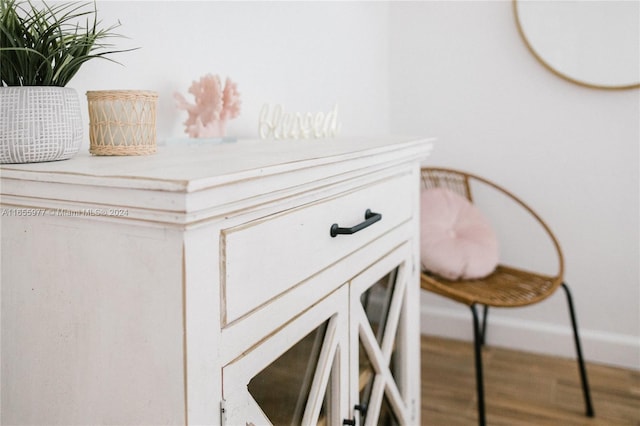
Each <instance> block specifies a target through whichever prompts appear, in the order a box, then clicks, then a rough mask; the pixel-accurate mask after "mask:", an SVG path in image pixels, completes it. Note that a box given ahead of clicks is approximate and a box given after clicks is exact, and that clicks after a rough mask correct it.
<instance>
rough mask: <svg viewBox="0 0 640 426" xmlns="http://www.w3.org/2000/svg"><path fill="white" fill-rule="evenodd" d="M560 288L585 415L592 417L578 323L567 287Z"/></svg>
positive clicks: (563, 284)
mask: <svg viewBox="0 0 640 426" xmlns="http://www.w3.org/2000/svg"><path fill="white" fill-rule="evenodd" d="M562 288H563V289H564V292H565V294H566V295H567V304H568V305H569V315H570V316H571V325H572V326H573V338H574V341H575V344H576V352H577V355H578V368H579V369H580V379H581V380H582V393H583V395H584V403H585V406H586V415H587V416H588V417H593V416H594V415H595V414H594V412H593V405H592V404H591V393H590V392H589V382H588V380H587V370H586V368H585V366H584V359H583V358H582V347H581V345H580V337H579V336H578V322H577V321H576V314H575V310H574V308H573V298H572V297H571V292H570V291H569V286H567V284H566V283H562Z"/></svg>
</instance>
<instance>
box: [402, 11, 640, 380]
mask: <svg viewBox="0 0 640 426" xmlns="http://www.w3.org/2000/svg"><path fill="white" fill-rule="evenodd" d="M639 31H640V30H639ZM390 34H391V42H390V67H391V72H390V76H391V109H390V111H391V113H390V117H391V119H390V120H391V130H392V132H401V133H410V134H418V135H433V136H436V137H437V138H438V139H439V142H438V143H437V145H436V149H435V150H434V153H433V155H432V157H431V158H430V160H429V164H431V165H442V166H450V167H456V168H461V169H465V170H468V171H472V172H476V173H478V174H480V175H484V176H486V177H489V178H491V179H493V180H495V181H497V182H500V183H501V184H503V185H504V186H506V187H507V188H509V189H511V190H512V191H513V192H515V193H516V194H518V195H519V196H521V197H522V198H523V199H524V200H526V201H527V202H529V203H530V204H531V205H533V206H534V208H536V209H537V210H538V212H539V213H540V214H541V215H542V216H543V217H544V218H545V220H546V221H547V223H548V224H549V225H550V226H551V228H552V229H553V230H554V232H555V233H556V235H557V236H558V238H559V240H560V243H561V245H562V247H563V249H564V254H565V262H566V264H565V267H566V280H567V282H568V283H569V284H570V285H571V286H572V290H573V293H574V299H575V303H576V306H577V311H578V312H577V313H578V320H579V325H580V327H581V332H582V337H583V345H584V350H585V356H586V357H587V358H588V359H589V360H592V361H598V362H604V363H610V364H615V365H621V366H627V367H633V368H636V369H640V308H639V306H640V282H639V269H638V264H639V260H640V252H639V226H638V218H639V216H640V212H639V209H638V204H639V201H638V197H639V175H638V170H639V150H638V145H639V144H640V130H639V129H640V91H639V90H637V89H636V90H631V91H603V90H596V89H589V88H584V87H580V86H577V85H574V84H572V83H569V82H567V81H565V80H562V79H560V78H559V77H556V76H555V75H553V74H552V73H551V72H549V71H548V70H547V69H546V68H544V67H543V66H542V65H541V64H540V63H539V62H537V61H536V59H535V58H534V57H533V56H532V55H531V54H530V53H529V51H527V49H526V47H525V45H524V43H523V42H522V40H521V38H520V36H519V34H518V32H517V29H516V24H515V20H514V15H513V11H512V5H511V2H509V1H500V2H489V1H472V2H446V1H444V2H442V1H441V2H436V1H432V2H397V3H396V2H394V3H392V4H391V7H390ZM637 37H638V35H637V34H636V38H637ZM520 244H521V247H525V246H526V244H527V243H526V242H522V243H520ZM509 247H511V246H509ZM504 255H505V256H509V255H510V253H508V252H507V253H504ZM566 312H567V311H566V305H565V301H564V295H563V294H562V292H558V293H556V294H555V295H554V296H553V297H552V298H551V299H549V300H548V301H546V302H545V303H542V304H540V305H537V306H535V307H528V308H524V309H517V310H513V311H508V310H502V311H498V310H495V311H494V312H492V313H491V314H490V318H491V323H490V329H489V335H488V341H489V343H490V344H496V345H505V346H510V347H516V348H521V349H527V350H533V351H540V352H546V353H552V354H560V355H569V356H573V354H574V350H573V342H572V340H571V338H570V334H569V333H570V329H569V322H568V316H567V313H566ZM422 314H423V323H422V326H423V331H424V332H425V333H431V334H441V335H448V336H455V337H461V338H467V339H470V338H471V323H470V313H469V312H468V309H467V308H465V307H463V306H461V305H455V304H453V303H449V302H446V301H443V300H440V299H439V298H437V297H436V296H430V295H424V298H423V309H422Z"/></svg>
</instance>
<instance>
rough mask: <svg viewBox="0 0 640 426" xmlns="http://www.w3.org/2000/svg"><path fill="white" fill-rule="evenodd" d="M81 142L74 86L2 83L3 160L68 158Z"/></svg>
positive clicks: (0, 154)
mask: <svg viewBox="0 0 640 426" xmlns="http://www.w3.org/2000/svg"><path fill="white" fill-rule="evenodd" d="M81 144H82V116H81V113H80V100H79V98H78V93H77V92H76V91H75V89H70V88H66V87H36V86H31V87H0V163H37V162H41V161H54V160H65V159H67V158H71V157H73V156H74V155H75V154H76V153H77V152H78V150H79V149H80V145H81Z"/></svg>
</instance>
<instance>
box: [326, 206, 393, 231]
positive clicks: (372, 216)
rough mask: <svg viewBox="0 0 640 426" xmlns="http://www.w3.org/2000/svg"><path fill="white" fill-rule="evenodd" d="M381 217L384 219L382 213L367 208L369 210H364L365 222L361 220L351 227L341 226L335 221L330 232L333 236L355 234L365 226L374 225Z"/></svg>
mask: <svg viewBox="0 0 640 426" xmlns="http://www.w3.org/2000/svg"><path fill="white" fill-rule="evenodd" d="M380 219H382V215H381V214H380V213H374V212H372V211H371V210H369V209H367V211H366V212H364V222H361V223H359V224H357V225H356V226H352V227H351V228H340V226H338V224H337V223H334V224H333V225H331V230H330V234H331V236H332V237H335V236H336V235H339V234H344V235H351V234H355V233H356V232H358V231H362V230H363V229H364V228H366V227H368V226H371V225H373V224H374V223H376V222H377V221H379V220H380Z"/></svg>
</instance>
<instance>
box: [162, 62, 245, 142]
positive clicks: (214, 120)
mask: <svg viewBox="0 0 640 426" xmlns="http://www.w3.org/2000/svg"><path fill="white" fill-rule="evenodd" d="M189 93H190V94H192V95H193V97H194V98H195V103H190V102H188V101H187V100H186V99H185V97H184V96H183V95H181V94H180V93H174V95H173V96H174V98H175V99H176V101H177V106H178V108H179V109H183V110H185V111H187V113H188V114H189V116H188V117H187V120H186V121H185V122H184V125H185V133H187V134H188V135H189V136H190V137H192V138H218V137H223V136H225V131H226V126H227V121H229V120H231V119H233V118H236V117H237V116H238V115H239V114H240V93H238V89H237V85H236V83H234V82H232V81H231V79H229V78H227V79H226V81H225V83H224V88H223V87H222V83H221V81H220V77H219V76H217V75H213V74H207V75H205V76H204V77H202V78H200V81H194V82H193V83H192V84H191V87H190V88H189Z"/></svg>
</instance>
